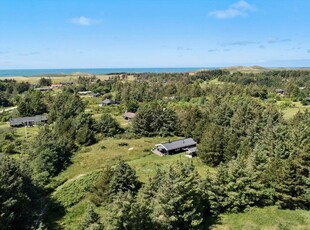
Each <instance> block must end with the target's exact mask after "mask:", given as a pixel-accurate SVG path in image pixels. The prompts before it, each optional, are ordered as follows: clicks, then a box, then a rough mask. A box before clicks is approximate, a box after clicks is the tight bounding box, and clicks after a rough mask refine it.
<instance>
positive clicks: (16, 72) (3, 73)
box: [0, 67, 219, 78]
mask: <svg viewBox="0 0 310 230" xmlns="http://www.w3.org/2000/svg"><path fill="white" fill-rule="evenodd" d="M218 68H219V67H188V68H187V67H183V68H89V69H87V68H85V69H8V70H5V69H0V78H1V77H2V78H3V77H12V76H25V77H31V76H38V75H46V74H72V73H77V72H79V73H89V74H113V73H183V72H194V71H197V70H201V69H209V70H211V69H218Z"/></svg>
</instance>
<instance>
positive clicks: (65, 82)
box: [59, 81, 73, 85]
mask: <svg viewBox="0 0 310 230" xmlns="http://www.w3.org/2000/svg"><path fill="white" fill-rule="evenodd" d="M59 84H61V85H73V82H72V81H61V82H59Z"/></svg>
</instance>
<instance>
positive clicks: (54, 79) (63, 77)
mask: <svg viewBox="0 0 310 230" xmlns="http://www.w3.org/2000/svg"><path fill="white" fill-rule="evenodd" d="M80 76H83V77H91V76H96V78H97V79H100V80H108V79H109V78H111V77H113V76H114V75H106V74H98V75H97V74H96V75H95V74H94V75H93V74H87V73H80V74H79V73H76V74H72V75H59V76H52V77H50V76H44V75H42V76H31V77H24V76H12V77H3V78H1V79H14V80H16V81H18V82H22V81H24V82H29V83H31V84H34V83H38V82H39V80H40V78H42V77H44V78H50V79H52V83H58V82H61V81H73V82H75V81H77V79H78V78H79V77H80ZM134 79H135V77H134V76H133V75H129V76H128V78H127V80H134Z"/></svg>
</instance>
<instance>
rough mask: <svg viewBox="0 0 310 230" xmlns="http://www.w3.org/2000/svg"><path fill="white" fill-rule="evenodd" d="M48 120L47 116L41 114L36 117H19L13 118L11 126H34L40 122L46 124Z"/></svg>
mask: <svg viewBox="0 0 310 230" xmlns="http://www.w3.org/2000/svg"><path fill="white" fill-rule="evenodd" d="M46 122H47V116H44V115H39V116H34V117H19V118H11V119H10V126H11V127H24V126H33V125H38V124H45V123H46Z"/></svg>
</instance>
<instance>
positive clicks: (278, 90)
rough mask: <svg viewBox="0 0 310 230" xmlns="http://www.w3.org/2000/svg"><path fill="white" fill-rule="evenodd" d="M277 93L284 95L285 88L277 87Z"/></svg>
mask: <svg viewBox="0 0 310 230" xmlns="http://www.w3.org/2000/svg"><path fill="white" fill-rule="evenodd" d="M276 93H277V94H280V95H284V93H285V91H284V90H283V89H276Z"/></svg>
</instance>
